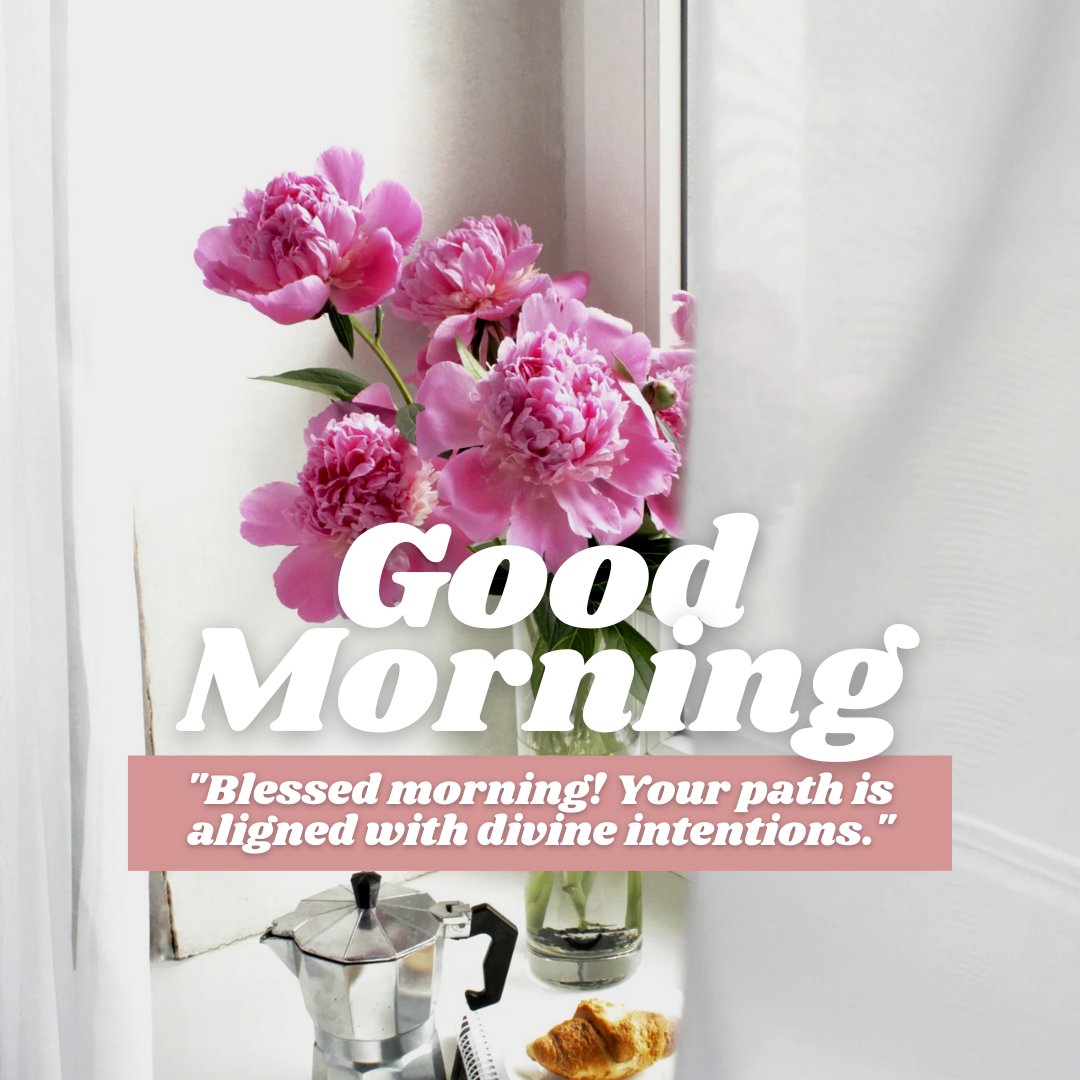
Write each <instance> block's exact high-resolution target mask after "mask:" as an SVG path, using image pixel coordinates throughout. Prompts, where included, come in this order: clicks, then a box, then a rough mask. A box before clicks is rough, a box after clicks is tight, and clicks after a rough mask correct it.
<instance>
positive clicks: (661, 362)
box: [649, 349, 694, 536]
mask: <svg viewBox="0 0 1080 1080" xmlns="http://www.w3.org/2000/svg"><path fill="white" fill-rule="evenodd" d="M693 362H694V350H693V349H665V350H662V351H658V352H655V353H654V354H653V359H652V364H651V365H650V368H649V382H650V383H651V384H658V385H659V386H660V387H662V388H663V391H664V392H666V393H667V394H669V395H673V396H674V400H673V401H672V403H671V404H670V405H668V406H667V407H666V408H662V409H660V410H659V411H658V412H657V413H656V415H657V417H658V418H659V419H660V420H662V421H663V422H664V423H665V424H666V425H667V428H668V430H669V431H670V432H671V434H672V435H673V436H674V437H675V440H676V442H678V444H679V450H680V455H681V454H685V452H686V439H687V437H688V435H689V434H690V385H691V381H692V377H693ZM681 479H682V478H681V476H680V477H676V478H675V481H674V483H673V484H672V485H671V489H670V490H669V491H666V492H660V493H659V494H656V495H652V496H650V497H649V513H650V514H652V517H653V520H654V521H655V522H656V524H657V525H659V526H660V528H662V529H666V530H667V531H668V532H669V533H671V534H672V535H673V536H681V535H682V515H681V510H682V506H681V502H682V488H681Z"/></svg>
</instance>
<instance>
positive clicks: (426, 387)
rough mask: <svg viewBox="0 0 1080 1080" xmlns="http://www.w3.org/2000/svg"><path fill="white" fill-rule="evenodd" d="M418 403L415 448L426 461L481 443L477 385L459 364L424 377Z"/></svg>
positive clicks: (435, 369)
mask: <svg viewBox="0 0 1080 1080" xmlns="http://www.w3.org/2000/svg"><path fill="white" fill-rule="evenodd" d="M416 400H417V401H418V402H420V404H421V405H423V406H424V409H423V412H421V413H420V415H419V416H417V418H416V448H417V450H419V451H420V453H421V455H422V456H423V457H435V455H436V454H441V453H442V452H443V451H444V450H460V449H462V448H464V447H468V446H475V445H476V444H477V443H478V442H479V441H480V434H479V429H478V424H477V419H476V382H475V380H474V379H473V377H472V376H471V375H470V374H469V373H468V372H467V371H466V370H465V369H464V368H463V367H462V366H461V365H460V364H436V365H435V366H434V367H433V368H432V369H431V370H430V371H429V372H428V373H427V375H425V376H424V381H423V382H422V383H421V384H420V389H419V390H418V391H417V392H416Z"/></svg>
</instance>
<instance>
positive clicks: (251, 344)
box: [70, 0, 568, 952]
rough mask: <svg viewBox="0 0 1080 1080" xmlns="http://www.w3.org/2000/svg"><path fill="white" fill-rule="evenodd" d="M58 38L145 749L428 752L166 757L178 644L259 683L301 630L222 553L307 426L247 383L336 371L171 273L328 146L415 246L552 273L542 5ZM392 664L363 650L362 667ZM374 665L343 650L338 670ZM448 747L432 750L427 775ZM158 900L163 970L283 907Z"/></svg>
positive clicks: (244, 884)
mask: <svg viewBox="0 0 1080 1080" xmlns="http://www.w3.org/2000/svg"><path fill="white" fill-rule="evenodd" d="M70 15H71V22H72V26H71V32H70V41H71V52H72V56H71V74H70V82H71V98H72V109H71V128H72V130H71V158H72V160H71V163H70V164H71V184H70V186H71V193H72V205H71V215H72V230H71V232H72V239H71V244H72V279H73V281H74V282H75V295H74V298H73V300H74V310H75V322H76V332H77V335H78V339H79V342H80V348H81V350H82V351H83V352H84V353H85V362H86V363H87V364H88V365H91V366H92V367H93V369H94V370H95V371H96V373H97V374H99V375H100V376H101V377H102V378H104V379H107V380H109V382H110V383H111V385H112V386H114V387H115V394H116V396H117V398H118V399H120V401H121V402H122V405H123V408H124V411H125V414H126V423H127V425H128V430H127V446H128V452H129V454H130V464H131V465H132V467H133V470H134V473H135V483H136V499H135V529H136V534H137V540H138V548H139V552H138V564H139V574H140V581H141V591H142V608H143V615H144V621H145V650H146V674H147V693H148V701H149V706H150V708H151V710H152V717H153V722H152V737H153V744H154V748H155V749H156V750H157V752H159V753H229V752H232V753H245V754H258V753H282V752H294V753H295V752H302V753H341V754H349V753H361V752H375V751H383V752H391V751H400V750H408V751H411V752H425V751H427V752H431V751H434V750H435V749H436V746H435V745H434V744H433V743H432V742H431V741H429V738H428V737H427V728H426V726H424V727H423V728H421V729H418V730H417V731H415V732H414V733H412V734H411V736H410V737H409V738H406V739H404V740H387V739H386V738H385V737H376V738H375V739H374V740H373V739H371V738H368V739H366V740H365V739H364V738H362V737H361V736H359V734H358V733H356V732H354V731H352V730H351V729H349V728H345V727H344V725H341V724H339V725H337V726H335V727H332V728H328V729H327V730H326V731H325V732H323V733H320V734H319V735H318V736H311V735H303V736H296V735H293V736H287V735H286V736H283V735H274V734H271V733H269V732H267V731H266V729H265V723H264V724H263V727H262V729H261V730H256V729H255V728H252V729H250V730H249V731H247V732H245V733H243V734H234V733H232V732H230V731H229V730H228V729H227V728H226V727H225V725H224V723H223V722H221V718H220V717H218V723H217V724H216V725H215V723H214V721H213V720H210V721H209V725H210V728H211V730H208V731H207V732H205V733H200V734H180V733H178V732H176V731H175V724H176V721H177V720H178V719H179V718H180V716H181V715H182V714H183V711H184V707H185V705H186V701H187V695H188V694H189V693H190V689H191V683H192V680H193V677H194V673H195V670H196V666H197V663H198V659H199V656H200V653H201V638H200V633H201V630H202V629H203V628H204V627H207V626H240V627H242V628H243V629H244V630H245V631H246V632H247V634H248V640H249V644H250V646H251V651H252V654H253V657H254V658H255V662H256V666H257V667H259V668H261V670H262V671H263V672H267V671H269V670H270V668H271V667H272V666H273V665H274V664H275V663H276V662H277V659H279V658H280V656H281V655H283V653H284V651H285V650H286V649H287V648H288V646H289V645H290V644H291V643H292V642H293V641H294V640H295V639H296V637H297V636H298V635H299V633H300V632H301V631H302V629H303V628H304V624H302V623H301V622H300V620H299V619H298V618H297V617H296V616H295V615H294V614H293V613H292V612H290V611H288V610H286V609H284V608H283V607H281V605H280V604H279V603H278V602H277V600H276V598H275V596H274V592H273V585H272V582H271V574H272V573H273V570H274V567H275V566H276V564H277V562H278V561H279V560H280V558H281V557H282V556H283V555H284V554H285V549H258V548H254V547H251V546H250V545H248V544H246V543H244V542H243V541H242V540H241V539H240V535H239V512H238V505H239V502H240V499H241V498H242V497H243V496H244V495H245V494H246V493H247V492H248V491H250V490H251V489H252V488H254V487H256V486H258V485H260V484H263V483H266V482H269V481H271V480H279V479H283V480H289V479H292V478H293V477H294V476H295V474H296V471H297V469H298V468H299V466H300V464H301V463H302V456H303V447H302V441H301V433H302V429H303V423H304V421H305V420H306V418H307V417H308V416H309V415H311V414H312V413H314V412H315V411H317V410H318V409H319V408H321V407H322V404H321V403H320V400H319V399H318V398H316V397H315V396H313V395H307V394H305V393H303V392H301V391H298V390H293V389H287V388H284V387H277V386H270V385H267V384H263V383H255V382H251V381H248V378H247V377H248V376H250V375H256V374H265V373H273V372H277V371H283V370H286V369H288V368H295V367H300V366H306V365H328V364H342V363H344V362H345V361H346V357H345V355H344V353H343V352H341V350H340V349H339V347H338V346H337V345H336V343H335V342H334V341H333V338H332V335H331V333H330V330H329V327H328V324H327V323H326V322H325V320H324V321H322V322H320V323H318V324H306V325H303V326H296V327H279V326H277V325H275V324H273V323H271V322H270V321H269V320H266V319H264V318H262V317H260V316H259V315H257V314H256V313H255V312H254V311H253V310H251V309H249V308H248V307H246V306H245V305H242V304H240V303H238V302H236V301H233V300H229V299H226V298H224V297H220V296H217V295H216V294H213V293H211V292H209V291H208V290H207V289H205V288H204V287H203V285H202V283H201V279H200V274H199V272H198V270H197V269H196V267H195V265H194V263H193V262H192V259H191V253H192V251H193V250H194V246H195V241H196V239H197V237H198V235H199V233H200V232H201V231H202V230H203V229H205V228H207V227H209V226H210V225H214V224H218V223H221V222H222V221H224V220H225V218H226V217H227V215H228V214H229V213H230V212H231V210H232V208H233V206H234V205H235V204H236V203H237V202H238V200H239V198H240V197H241V195H242V193H243V191H244V189H245V187H247V186H260V185H261V184H262V183H264V182H265V181H266V180H268V179H269V178H270V177H271V176H273V175H275V174H276V173H278V172H280V171H283V170H285V169H300V170H302V169H305V168H308V167H310V166H311V165H312V164H313V163H314V159H315V157H316V156H317V154H318V153H319V152H320V151H321V150H323V149H324V148H326V147H327V146H330V145H333V144H338V143H341V144H345V145H348V146H356V147H358V148H359V149H361V151H362V152H363V153H364V155H365V157H366V160H367V170H368V181H367V184H366V186H370V184H371V183H374V182H376V181H377V180H379V179H381V178H394V179H398V180H400V181H402V182H403V183H405V184H406V186H407V187H409V189H410V190H411V191H412V192H413V194H414V195H415V196H416V197H417V198H418V199H419V200H420V202H421V204H422V205H423V207H424V211H425V228H424V235H426V236H430V235H433V234H436V233H438V232H440V231H442V230H444V229H446V228H448V227H450V226H451V225H453V224H455V223H456V222H457V221H458V220H459V219H460V218H461V217H462V216H464V215H465V214H478V213H485V212H490V213H494V212H504V213H508V214H511V215H513V216H515V217H517V218H518V219H519V220H522V221H525V222H528V223H529V224H530V225H532V227H533V230H534V234H535V236H536V237H537V238H538V239H539V240H541V241H543V242H544V243H545V251H544V255H543V265H544V266H545V268H547V269H549V270H551V271H553V272H560V271H562V270H564V269H568V267H567V266H566V265H565V264H564V261H563V258H562V253H563V244H562V236H563V224H564V222H563V168H562V156H563V142H562V107H561V105H562V103H561V94H560V64H559V59H558V58H559V56H560V24H559V0H516V2H511V3H507V2H499V0H465V2H455V3H453V4H437V3H430V2H426V0H405V2H398V3H393V4H389V3H382V2H379V0H362V2H356V0H352V2H335V3H328V4H319V5H309V6H298V5H296V4H291V3H285V2H284V0H270V2H265V3H260V4H258V5H256V4H239V3H221V2H213V3H211V2H207V0H196V2H193V3H186V4H183V5H172V6H162V5H147V4H138V3H134V2H125V0H117V2H114V3H111V4H109V5H107V6H104V7H103V6H100V5H72V6H71V11H70ZM389 322H392V320H389V321H388V326H389ZM387 338H388V341H389V343H390V346H391V348H392V350H393V351H394V352H395V354H396V355H397V356H398V357H399V359H401V360H402V361H403V366H405V367H411V363H412V358H413V357H414V356H415V352H416V349H417V347H418V344H419V340H418V338H417V336H416V334H415V333H410V332H402V331H401V330H400V329H399V328H398V327H396V326H390V327H389V328H388V331H387ZM361 364H362V366H363V370H364V372H365V373H366V374H368V375H373V374H376V373H377V372H376V369H375V367H373V366H372V365H371V363H369V362H368V360H367V359H366V358H363V359H361ZM99 482H100V483H102V484H108V483H109V482H110V478H109V477H101V478H100V481H99ZM461 634H462V631H461V630H460V629H459V628H456V627H453V626H451V625H450V622H449V620H448V619H445V618H444V619H443V620H442V622H441V623H440V625H438V626H433V627H432V628H431V629H430V630H428V631H426V632H424V633H423V634H421V635H415V636H413V637H412V638H411V639H410V640H409V642H408V645H409V647H413V648H417V647H419V648H421V649H423V650H424V651H425V652H427V653H429V654H430V655H432V656H435V657H438V656H445V655H447V654H448V653H449V652H450V651H451V642H452V638H454V637H459V636H460V635H461ZM417 637H419V639H420V640H419V641H418V640H417ZM400 639H401V635H400V634H398V633H393V632H389V633H380V634H379V635H377V641H378V645H377V647H379V648H382V647H387V646H388V645H390V644H391V643H392V642H396V641H398V640H400ZM375 641H376V638H375V637H373V636H368V635H364V634H363V633H362V632H361V631H358V630H354V631H353V642H352V645H351V652H352V654H353V655H359V654H361V653H363V652H365V651H370V650H371V649H372V648H374V647H376V644H375ZM489 647H490V646H489ZM339 667H340V669H341V670H344V665H343V664H341V662H340V661H339ZM489 712H490V716H491V719H492V721H493V724H492V731H491V737H490V738H481V739H472V738H469V737H463V738H461V739H460V740H458V744H457V746H456V747H455V749H457V750H459V751H461V750H465V749H468V750H469V751H471V752H483V751H489V752H490V751H493V750H500V749H501V750H504V751H512V748H513V745H514V744H513V727H514V724H513V706H512V700H511V696H510V694H509V692H504V693H502V694H501V695H499V694H495V695H493V699H492V701H491V708H490V710H489ZM134 721H135V718H132V717H125V718H118V721H117V722H122V723H132V722H134ZM449 741H450V740H449V739H448V737H447V736H446V735H442V736H440V737H439V740H438V744H437V749H438V751H439V752H440V753H442V752H446V751H447V749H448V743H449ZM170 887H171V890H172V896H173V907H174V915H175V925H174V929H175V931H176V933H177V937H178V940H179V946H180V949H181V951H183V952H190V951H196V950H198V949H201V948H204V947H208V946H212V945H214V944H219V943H221V941H223V940H227V939H229V938H230V937H234V936H238V935H239V934H241V933H251V932H253V931H255V930H257V929H260V928H261V927H263V926H265V924H266V922H267V921H268V919H269V918H270V917H271V916H273V915H275V914H278V913H279V912H280V911H281V910H287V909H288V908H289V907H291V906H292V904H293V903H294V901H295V900H296V899H298V898H299V897H300V896H302V895H304V890H305V889H306V888H307V887H308V886H307V883H306V882H305V881H304V880H301V879H300V878H297V877H295V876H284V877H282V876H279V875H258V876H257V877H256V875H247V874H232V875H214V874H198V875H192V874H172V875H170Z"/></svg>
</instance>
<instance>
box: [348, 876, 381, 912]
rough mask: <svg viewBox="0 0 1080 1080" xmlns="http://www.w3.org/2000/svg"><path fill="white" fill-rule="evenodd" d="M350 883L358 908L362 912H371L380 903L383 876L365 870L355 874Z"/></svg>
mask: <svg viewBox="0 0 1080 1080" xmlns="http://www.w3.org/2000/svg"><path fill="white" fill-rule="evenodd" d="M350 882H351V884H352V891H353V898H354V899H355V900H356V906H357V907H358V908H359V909H360V910H361V911H370V910H371V908H373V907H374V906H375V905H376V904H377V903H378V902H379V885H380V884H381V883H382V875H381V874H376V873H375V871H374V870H365V871H363V872H361V873H359V874H353V876H352V878H351V879H350Z"/></svg>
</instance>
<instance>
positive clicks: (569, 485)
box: [551, 480, 622, 537]
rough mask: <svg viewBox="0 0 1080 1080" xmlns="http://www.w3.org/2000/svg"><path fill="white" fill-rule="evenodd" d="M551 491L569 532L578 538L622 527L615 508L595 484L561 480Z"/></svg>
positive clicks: (619, 516)
mask: <svg viewBox="0 0 1080 1080" xmlns="http://www.w3.org/2000/svg"><path fill="white" fill-rule="evenodd" d="M551 491H552V494H553V495H554V496H555V501H556V502H557V503H558V504H559V506H561V507H562V509H563V511H564V512H565V513H566V519H567V521H568V522H569V523H570V528H571V529H573V530H574V532H576V533H577V534H578V535H579V536H584V537H589V536H592V535H593V533H595V532H597V531H603V532H608V533H610V532H614V531H617V530H618V528H619V526H620V524H621V523H622V514H621V513H620V510H619V507H618V506H616V505H615V503H614V502H613V501H612V500H611V499H610V498H609V497H608V496H607V495H606V494H605V493H604V492H603V491H601V490H600V487H599V485H598V484H596V483H592V484H589V483H584V482H582V481H579V480H565V481H563V482H562V483H561V484H556V485H555V486H554V487H553V488H552V489H551Z"/></svg>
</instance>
